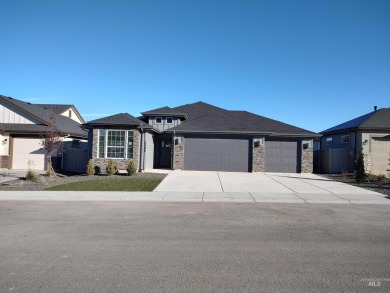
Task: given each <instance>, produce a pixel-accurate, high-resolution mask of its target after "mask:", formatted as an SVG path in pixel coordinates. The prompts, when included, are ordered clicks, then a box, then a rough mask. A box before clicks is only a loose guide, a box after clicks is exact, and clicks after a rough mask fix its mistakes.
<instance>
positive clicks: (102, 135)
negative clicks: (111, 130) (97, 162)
mask: <svg viewBox="0 0 390 293" xmlns="http://www.w3.org/2000/svg"><path fill="white" fill-rule="evenodd" d="M105 145H106V131H105V130H101V129H100V130H99V146H98V158H104V148H105Z"/></svg>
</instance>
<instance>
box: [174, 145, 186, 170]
mask: <svg viewBox="0 0 390 293" xmlns="http://www.w3.org/2000/svg"><path fill="white" fill-rule="evenodd" d="M174 147H175V155H174V158H173V170H177V169H180V170H183V167H184V145H183V143H180V144H177V145H176V144H175V146H174Z"/></svg>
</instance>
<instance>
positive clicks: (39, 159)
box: [12, 137, 45, 170]
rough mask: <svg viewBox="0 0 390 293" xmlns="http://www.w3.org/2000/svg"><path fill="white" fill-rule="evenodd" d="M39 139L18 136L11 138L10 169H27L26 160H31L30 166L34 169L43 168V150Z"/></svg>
mask: <svg viewBox="0 0 390 293" xmlns="http://www.w3.org/2000/svg"><path fill="white" fill-rule="evenodd" d="M41 141H42V140H41V139H37V138H20V137H15V138H14V139H13V151H12V169H28V161H29V160H31V162H32V165H31V168H32V169H34V170H44V169H45V150H44V149H43V148H42V146H41V144H40V143H41Z"/></svg>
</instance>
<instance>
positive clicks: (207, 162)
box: [184, 137, 251, 172]
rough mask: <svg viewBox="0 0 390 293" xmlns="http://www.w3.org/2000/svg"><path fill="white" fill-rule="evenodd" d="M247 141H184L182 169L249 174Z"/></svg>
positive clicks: (194, 139) (225, 139)
mask: <svg viewBox="0 0 390 293" xmlns="http://www.w3.org/2000/svg"><path fill="white" fill-rule="evenodd" d="M249 150H250V145H249V139H240V138H204V137H196V138H189V137H186V138H185V139H184V169H185V170H197V171H231V172H249V171H250V163H251V162H250V156H249Z"/></svg>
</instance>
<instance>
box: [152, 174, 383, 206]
mask: <svg viewBox="0 0 390 293" xmlns="http://www.w3.org/2000/svg"><path fill="white" fill-rule="evenodd" d="M155 192H168V194H167V195H166V196H164V200H166V201H167V200H172V201H178V200H184V198H183V194H184V193H186V194H187V197H188V199H187V197H186V198H185V199H186V200H194V199H195V198H196V199H199V200H201V201H203V202H207V201H237V202H246V201H247V202H253V201H254V202H284V203H289V202H291V203H292V202H294V203H299V202H301V203H305V202H306V203H380V204H390V200H389V197H388V196H385V195H384V194H380V193H377V192H373V191H370V190H367V189H363V188H359V187H355V186H352V185H348V184H345V183H341V182H337V181H333V180H330V179H327V178H324V177H321V176H318V175H314V174H295V173H294V174H293V173H235V172H199V171H173V172H171V173H170V174H168V176H167V177H165V179H164V180H163V181H162V182H161V184H160V185H159V186H158V187H157V188H156V189H155ZM190 195H191V196H190Z"/></svg>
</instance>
